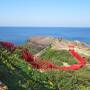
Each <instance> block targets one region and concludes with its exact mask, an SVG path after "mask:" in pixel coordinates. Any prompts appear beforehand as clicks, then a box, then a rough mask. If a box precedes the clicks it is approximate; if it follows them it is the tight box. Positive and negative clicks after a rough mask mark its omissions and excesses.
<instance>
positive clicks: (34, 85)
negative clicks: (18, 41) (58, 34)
mask: <svg viewBox="0 0 90 90" xmlns="http://www.w3.org/2000/svg"><path fill="white" fill-rule="evenodd" d="M45 38H46V37H43V38H40V37H39V38H36V37H34V39H33V38H32V39H31V40H32V42H31V41H30V40H28V42H27V43H26V44H24V45H21V46H18V48H17V49H16V50H15V51H13V52H11V51H10V50H7V48H4V47H0V81H2V82H3V83H4V84H5V85H7V87H8V88H9V90H90V58H89V56H88V55H86V54H85V52H82V53H81V54H83V55H84V56H86V58H87V60H88V62H87V65H86V66H85V67H83V68H81V69H79V70H76V71H57V70H49V71H45V72H40V70H37V69H34V68H33V67H32V66H31V64H29V63H27V62H26V61H25V60H24V59H22V56H21V52H22V50H23V48H28V49H29V50H30V52H31V53H32V54H33V55H35V56H39V58H40V59H41V60H47V61H52V62H53V63H55V64H57V65H59V66H68V65H71V64H75V63H77V62H76V60H75V58H74V57H73V56H72V55H70V53H69V52H68V51H67V50H68V47H67V46H68V44H69V43H70V42H72V43H76V42H75V41H74V42H73V41H68V40H64V39H56V38H52V37H47V38H46V39H45ZM37 39H38V40H37ZM40 39H41V41H40ZM49 40H50V41H49ZM38 41H39V42H38ZM44 41H45V42H44ZM47 41H48V42H47ZM55 41H56V42H59V44H61V46H62V48H61V47H60V46H58V44H57V43H55ZM42 42H43V43H42ZM63 44H65V45H63ZM77 47H80V48H81V47H83V48H84V49H83V48H82V50H86V48H88V49H89V47H90V46H89V45H87V44H84V43H81V42H78V44H77ZM20 48H21V49H20ZM88 51H89V50H88Z"/></svg>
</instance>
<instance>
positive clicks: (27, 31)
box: [0, 27, 90, 44]
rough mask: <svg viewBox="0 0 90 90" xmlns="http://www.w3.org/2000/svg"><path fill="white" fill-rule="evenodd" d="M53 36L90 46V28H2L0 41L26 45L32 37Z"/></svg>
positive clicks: (0, 28)
mask: <svg viewBox="0 0 90 90" xmlns="http://www.w3.org/2000/svg"><path fill="white" fill-rule="evenodd" d="M37 35H40V36H43V35H44V36H53V37H58V38H59V37H60V38H65V39H69V40H79V41H82V42H86V43H87V44H90V28H63V27H0V40H4V41H9V42H13V43H15V44H22V43H25V42H26V41H27V40H28V39H29V38H31V37H32V36H37Z"/></svg>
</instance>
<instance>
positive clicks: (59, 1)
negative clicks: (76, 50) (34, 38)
mask: <svg viewBox="0 0 90 90" xmlns="http://www.w3.org/2000/svg"><path fill="white" fill-rule="evenodd" d="M0 26H41V27H43V26H44V27H45V26H46V27H90V0H0Z"/></svg>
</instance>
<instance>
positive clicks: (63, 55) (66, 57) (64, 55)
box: [41, 46, 77, 65]
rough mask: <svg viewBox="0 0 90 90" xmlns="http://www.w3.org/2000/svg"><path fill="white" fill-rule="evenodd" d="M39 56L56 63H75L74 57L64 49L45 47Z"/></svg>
mask: <svg viewBox="0 0 90 90" xmlns="http://www.w3.org/2000/svg"><path fill="white" fill-rule="evenodd" d="M41 58H43V59H46V60H50V61H52V62H54V63H55V64H57V65H63V62H66V63H68V64H69V65H71V64H75V63H77V61H76V59H75V58H74V57H73V56H72V55H71V54H70V53H69V52H68V51H66V50H52V49H51V48H50V46H49V47H47V48H46V49H45V50H44V52H43V53H42V54H41Z"/></svg>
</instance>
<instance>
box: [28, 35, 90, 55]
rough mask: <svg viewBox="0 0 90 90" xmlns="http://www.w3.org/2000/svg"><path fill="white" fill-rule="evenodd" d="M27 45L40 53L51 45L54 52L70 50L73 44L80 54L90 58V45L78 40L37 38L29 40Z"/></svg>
mask: <svg viewBox="0 0 90 90" xmlns="http://www.w3.org/2000/svg"><path fill="white" fill-rule="evenodd" d="M27 44H28V45H30V46H32V48H36V49H38V50H39V51H41V50H43V49H44V48H46V47H47V46H49V45H51V47H52V48H51V49H54V50H62V49H63V50H68V46H69V45H71V44H73V45H75V50H76V51H77V52H78V53H80V54H84V55H86V56H90V45H87V44H86V43H84V42H80V41H78V40H75V41H70V40H65V39H62V38H54V37H48V36H35V37H32V38H31V39H29V40H27Z"/></svg>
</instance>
